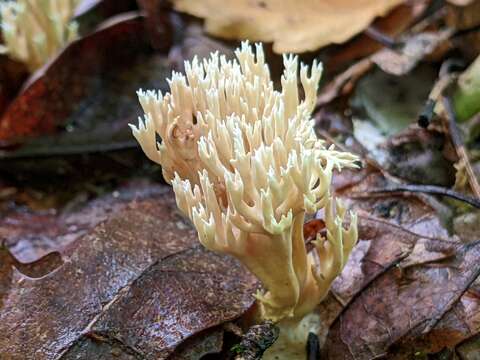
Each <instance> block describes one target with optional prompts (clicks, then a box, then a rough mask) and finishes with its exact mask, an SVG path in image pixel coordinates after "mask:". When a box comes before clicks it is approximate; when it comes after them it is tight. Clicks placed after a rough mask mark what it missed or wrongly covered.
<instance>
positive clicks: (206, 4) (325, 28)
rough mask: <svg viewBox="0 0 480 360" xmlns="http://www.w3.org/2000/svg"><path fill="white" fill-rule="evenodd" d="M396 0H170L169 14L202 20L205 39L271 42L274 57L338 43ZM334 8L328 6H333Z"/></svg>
mask: <svg viewBox="0 0 480 360" xmlns="http://www.w3.org/2000/svg"><path fill="white" fill-rule="evenodd" d="M402 2H403V1H402V0H382V1H376V0H362V1H354V0H342V1H335V2H334V3H331V2H330V1H326V0H317V1H295V0H289V1H283V2H282V4H281V6H279V4H278V3H277V1H273V0H259V1H249V0H235V1H232V2H230V3H229V4H228V6H225V3H224V2H223V1H221V0H207V1H189V0H175V1H174V5H175V8H176V9H177V10H179V11H183V12H186V13H189V14H191V15H194V16H198V17H201V18H204V19H205V26H206V29H207V31H208V32H209V33H211V34H213V35H217V36H220V37H224V38H227V39H250V40H253V41H266V42H273V43H274V45H273V49H274V51H275V52H277V53H282V52H304V51H312V50H316V49H318V48H320V47H323V46H325V45H328V44H331V43H336V44H339V43H342V42H345V41H346V40H348V39H350V38H351V37H352V36H354V35H356V34H357V33H359V32H361V31H362V30H363V29H365V28H366V27H367V26H368V25H369V24H370V23H371V22H372V20H373V19H374V18H375V17H377V16H382V15H385V14H387V13H388V11H389V10H391V9H392V8H393V7H395V6H396V5H398V4H401V3H402ZM333 5H334V6H333Z"/></svg>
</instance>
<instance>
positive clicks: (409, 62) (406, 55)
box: [372, 29, 453, 76]
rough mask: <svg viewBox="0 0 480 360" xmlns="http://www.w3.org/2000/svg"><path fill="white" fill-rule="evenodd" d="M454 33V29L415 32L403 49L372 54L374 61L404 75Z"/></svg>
mask: <svg viewBox="0 0 480 360" xmlns="http://www.w3.org/2000/svg"><path fill="white" fill-rule="evenodd" d="M452 35H453V30H452V29H446V30H443V31H438V32H423V33H419V34H414V35H412V36H409V37H407V38H406V39H405V40H404V44H403V46H402V48H401V49H398V50H397V49H395V50H392V49H388V48H385V49H383V50H380V51H379V52H377V53H376V54H374V55H373V56H372V61H373V62H374V63H375V64H377V65H378V66H379V67H380V68H381V69H382V70H383V71H385V72H387V73H389V74H393V75H397V76H400V75H404V74H407V73H408V72H410V71H411V70H412V69H413V68H414V67H415V66H416V65H417V64H418V62H419V61H420V60H422V59H423V58H424V57H425V56H426V55H429V54H430V53H432V52H433V51H434V50H435V49H436V48H437V47H439V46H440V45H441V44H443V43H444V42H445V41H447V40H448V39H449V38H450V37H451V36H452Z"/></svg>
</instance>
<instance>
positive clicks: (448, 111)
mask: <svg viewBox="0 0 480 360" xmlns="http://www.w3.org/2000/svg"><path fill="white" fill-rule="evenodd" d="M442 104H443V107H444V109H445V118H446V120H447V123H446V126H447V129H448V132H449V134H450V137H451V139H452V143H453V145H454V146H455V151H456V152H457V155H458V157H459V158H460V161H462V163H463V164H464V166H465V170H466V172H467V176H468V183H469V184H470V188H471V189H472V192H473V194H474V195H475V197H476V198H477V199H480V185H479V184H478V180H477V178H476V176H475V173H474V171H473V168H472V165H471V164H470V160H469V158H468V154H467V150H466V149H465V145H464V144H463V140H462V136H461V135H460V131H459V129H458V126H457V120H456V116H455V111H454V110H453V107H452V102H451V101H450V99H449V98H448V97H446V96H442Z"/></svg>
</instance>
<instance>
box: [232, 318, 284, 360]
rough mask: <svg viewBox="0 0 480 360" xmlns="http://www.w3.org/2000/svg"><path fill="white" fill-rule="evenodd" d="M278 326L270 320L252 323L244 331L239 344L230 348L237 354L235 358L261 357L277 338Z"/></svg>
mask: <svg viewBox="0 0 480 360" xmlns="http://www.w3.org/2000/svg"><path fill="white" fill-rule="evenodd" d="M279 333H280V330H279V328H278V327H277V326H276V325H275V324H274V323H273V322H272V321H269V320H267V321H265V322H263V323H262V324H259V325H254V326H252V327H251V328H250V329H248V331H247V332H246V333H245V335H244V336H243V338H242V341H240V343H239V344H237V345H235V346H234V347H233V348H232V351H233V352H235V353H236V354H237V355H236V356H235V360H257V359H261V358H262V355H263V353H264V352H265V350H267V349H268V348H269V347H270V346H272V345H273V343H274V342H275V341H276V340H277V339H278V335H279Z"/></svg>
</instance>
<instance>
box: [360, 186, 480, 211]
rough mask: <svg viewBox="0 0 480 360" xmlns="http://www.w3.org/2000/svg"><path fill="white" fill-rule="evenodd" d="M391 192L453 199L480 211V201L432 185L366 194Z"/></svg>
mask: <svg viewBox="0 0 480 360" xmlns="http://www.w3.org/2000/svg"><path fill="white" fill-rule="evenodd" d="M392 192H414V193H415V192H417V193H425V194H432V195H440V196H448V197H451V198H453V199H456V200H459V201H463V202H466V203H467V204H469V205H471V206H474V207H476V208H478V209H480V200H478V199H475V198H473V197H471V196H468V195H463V194H461V193H459V192H457V191H454V190H450V189H447V188H444V187H441V186H434V185H394V186H389V187H386V188H382V189H371V190H368V191H367V194H368V193H392Z"/></svg>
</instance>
